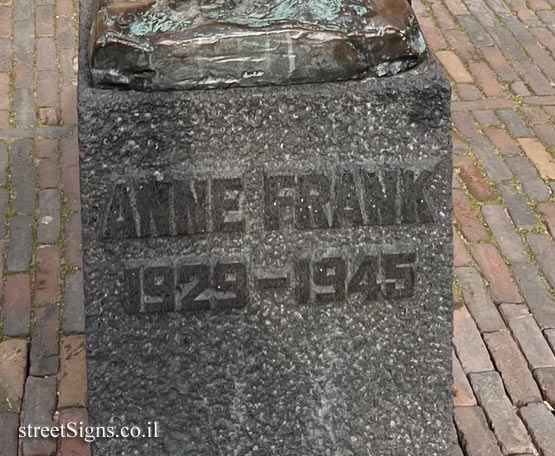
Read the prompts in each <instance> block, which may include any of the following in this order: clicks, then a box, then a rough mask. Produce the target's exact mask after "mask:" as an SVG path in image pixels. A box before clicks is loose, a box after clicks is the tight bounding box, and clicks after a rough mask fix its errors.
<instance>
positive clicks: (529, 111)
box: [520, 106, 549, 125]
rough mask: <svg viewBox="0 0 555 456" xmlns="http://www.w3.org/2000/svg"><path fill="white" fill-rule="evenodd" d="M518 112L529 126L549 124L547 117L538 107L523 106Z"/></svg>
mask: <svg viewBox="0 0 555 456" xmlns="http://www.w3.org/2000/svg"><path fill="white" fill-rule="evenodd" d="M520 111H521V112H522V113H523V114H524V117H525V118H526V120H527V121H528V123H529V124H531V125H537V124H545V123H547V122H549V116H548V115H547V113H546V112H545V111H544V110H543V109H542V108H540V107H539V106H523V107H522V108H520Z"/></svg>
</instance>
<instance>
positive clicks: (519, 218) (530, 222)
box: [497, 184, 537, 230]
mask: <svg viewBox="0 0 555 456" xmlns="http://www.w3.org/2000/svg"><path fill="white" fill-rule="evenodd" d="M497 188H498V190H499V192H500V193H501V196H502V197H503V200H504V201H505V203H506V204H507V207H508V209H509V215H510V216H511V219H512V220H513V223H514V224H515V226H516V227H517V228H519V229H525V230H531V229H534V228H535V227H536V225H537V220H536V217H535V215H534V212H533V211H532V209H531V208H530V206H528V204H527V203H526V200H525V199H524V197H523V196H522V195H521V194H520V193H519V192H518V190H517V189H516V188H515V186H514V185H512V184H499V185H498V187H497Z"/></svg>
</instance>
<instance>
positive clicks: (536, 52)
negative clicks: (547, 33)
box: [523, 42, 555, 78]
mask: <svg viewBox="0 0 555 456" xmlns="http://www.w3.org/2000/svg"><path fill="white" fill-rule="evenodd" d="M523 47H524V49H526V52H528V54H530V57H532V60H533V61H534V63H535V64H536V65H537V66H538V67H539V68H540V69H541V70H542V71H543V73H544V74H545V75H547V76H548V78H551V77H552V75H553V74H555V61H554V60H553V59H552V58H551V55H550V54H549V52H547V51H546V50H545V49H543V48H542V47H541V46H540V45H539V44H538V43H537V42H532V43H526V44H524V45H523Z"/></svg>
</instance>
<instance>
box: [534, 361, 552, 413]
mask: <svg viewBox="0 0 555 456" xmlns="http://www.w3.org/2000/svg"><path fill="white" fill-rule="evenodd" d="M534 377H536V381H537V382H538V385H539V387H540V390H541V392H542V394H543V397H544V399H545V400H546V401H547V403H548V404H549V405H551V407H555V368H554V367H549V368H545V369H536V370H535V371H534Z"/></svg>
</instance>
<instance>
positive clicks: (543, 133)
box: [534, 124, 555, 148]
mask: <svg viewBox="0 0 555 456" xmlns="http://www.w3.org/2000/svg"><path fill="white" fill-rule="evenodd" d="M534 133H535V134H536V136H537V137H538V139H539V140H540V142H541V143H542V144H543V145H544V146H545V147H547V148H555V129H554V127H553V125H551V124H541V125H536V126H535V127H534Z"/></svg>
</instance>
